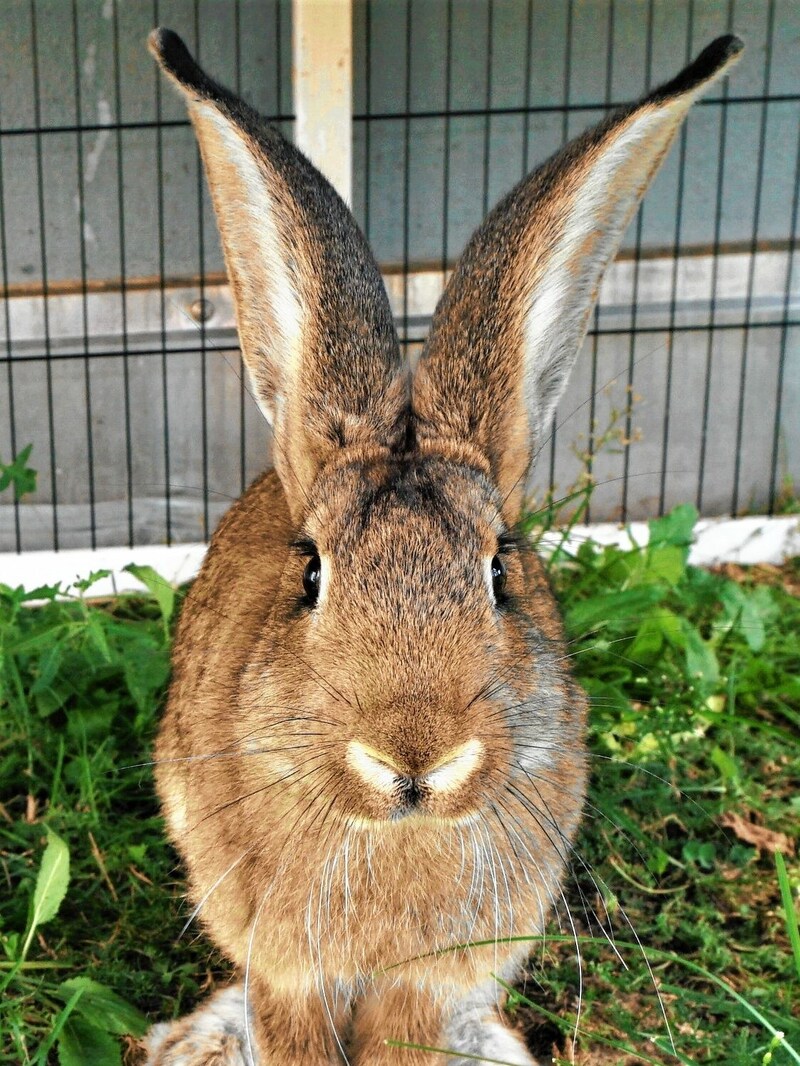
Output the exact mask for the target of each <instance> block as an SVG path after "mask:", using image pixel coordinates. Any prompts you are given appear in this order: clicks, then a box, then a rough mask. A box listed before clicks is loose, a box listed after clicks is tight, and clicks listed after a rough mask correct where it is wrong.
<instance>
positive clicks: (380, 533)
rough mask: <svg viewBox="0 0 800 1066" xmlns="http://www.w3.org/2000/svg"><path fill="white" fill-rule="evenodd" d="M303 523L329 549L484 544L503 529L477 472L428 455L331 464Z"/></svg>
mask: <svg viewBox="0 0 800 1066" xmlns="http://www.w3.org/2000/svg"><path fill="white" fill-rule="evenodd" d="M307 525H308V532H309V533H311V534H312V535H313V536H314V537H315V539H316V541H317V543H318V544H319V546H320V548H321V549H322V550H328V551H330V552H332V553H334V554H345V553H346V554H360V553H362V552H363V550H364V548H365V547H367V546H369V545H372V546H374V547H376V548H379V547H380V546H381V545H386V546H389V545H391V546H392V550H393V551H399V552H402V551H403V549H404V546H408V547H409V548H412V549H414V550H418V548H419V544H420V542H425V543H428V544H430V545H431V546H433V545H434V544H440V545H451V546H452V547H453V548H456V549H462V550H464V551H468V552H474V551H476V550H477V551H480V550H483V549H484V548H485V549H486V550H489V548H490V546H491V545H492V544H494V543H496V537H497V535H498V534H499V533H500V532H502V530H503V524H502V520H501V519H500V514H499V507H498V502H497V499H496V494H495V490H494V488H493V487H492V485H491V483H490V482H489V481H488V480H487V479H486V478H485V476H484V475H483V474H482V473H481V472H479V471H475V470H472V469H470V468H468V467H464V466H460V465H458V464H455V463H448V462H445V461H442V460H430V459H425V460H419V461H411V462H408V461H407V462H397V463H383V464H373V465H369V466H367V465H354V466H352V467H348V468H345V469H342V470H338V471H336V472H335V474H334V475H333V477H332V478H331V480H330V482H329V483H328V484H327V485H326V486H325V495H324V497H323V499H322V500H321V501H320V504H319V505H318V506H317V507H314V508H312V509H311V511H310V514H309V518H308V522H307Z"/></svg>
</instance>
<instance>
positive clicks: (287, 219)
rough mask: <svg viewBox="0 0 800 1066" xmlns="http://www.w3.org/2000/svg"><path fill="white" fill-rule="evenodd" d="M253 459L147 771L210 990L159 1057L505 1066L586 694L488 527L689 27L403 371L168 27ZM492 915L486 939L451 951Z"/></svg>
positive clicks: (499, 521)
mask: <svg viewBox="0 0 800 1066" xmlns="http://www.w3.org/2000/svg"><path fill="white" fill-rule="evenodd" d="M150 47H151V49H152V51H153V53H154V55H155V56H156V58H157V59H158V60H159V62H160V63H161V66H162V68H163V69H164V71H165V72H166V73H167V74H168V75H169V76H170V78H171V79H172V80H173V81H174V82H175V84H176V85H177V86H178V87H179V88H180V89H181V91H182V92H183V94H184V96H185V98H186V101H187V103H188V107H189V113H190V115H191V118H192V122H193V123H194V126H195V129H196V131H197V136H198V138H199V141H200V147H201V150H202V154H203V160H204V162H205V167H206V172H207V175H208V181H209V184H210V186H211V191H212V195H213V199H214V206H215V209H216V213H217V218H218V221H219V227H220V231H221V234H222V242H223V247H224V250H225V257H226V262H227V266H228V271H229V274H230V280H231V284H232V286H233V290H234V293H235V297H236V307H237V316H238V325H239V334H240V338H241V345H242V353H243V357H244V361H245V363H246V365H247V367H248V370H249V373H250V376H251V379H252V383H253V388H254V391H255V395H256V398H257V400H258V402H259V404H260V406H261V408H262V410H263V412H264V414H265V415H266V417H267V419H268V420H269V422H270V423H271V425H272V428H273V430H274V434H275V469H274V470H273V471H270V472H269V473H267V474H265V475H264V476H263V477H261V478H260V479H259V480H258V481H256V482H255V484H254V485H252V486H251V488H250V489H249V490H248V491H247V492H246V493H245V495H244V496H243V497H242V498H241V500H239V502H238V503H237V504H236V505H235V506H234V507H233V508H232V509H231V510H230V512H229V513H228V515H227V516H226V518H225V519H224V521H223V522H222V524H221V525H220V528H219V529H218V531H217V533H216V534H215V536H214V538H213V541H212V543H211V547H210V549H209V552H208V557H207V559H206V562H205V565H204V567H203V570H202V573H201V574H200V577H199V578H198V579H197V582H196V583H195V585H194V588H193V589H192V592H191V594H190V596H189V598H188V600H187V602H186V605H185V607H184V611H183V617H182V619H181V625H180V632H179V635H178V640H177V645H176V650H175V669H174V679H173V682H172V688H171V691H170V697H169V705H168V708H167V712H166V715H165V718H164V722H163V725H162V727H161V733H160V736H159V739H158V745H157V759H158V769H157V781H158V790H159V793H160V796H161V799H162V801H163V806H164V810H165V813H166V816H167V821H168V824H169V829H170V833H171V836H172V839H173V841H174V842H175V844H176V846H177V847H178V849H179V851H180V853H181V855H182V856H183V859H184V861H185V863H186V868H187V872H188V877H189V892H190V895H191V897H192V899H193V900H194V901H195V902H196V903H197V906H198V912H199V916H200V919H201V921H202V923H203V925H204V927H205V929H206V930H207V932H208V934H209V935H210V936H211V938H212V939H213V940H214V942H215V943H216V944H217V945H218V946H219V948H220V949H221V950H222V951H223V952H224V953H225V954H226V955H227V956H228V957H229V958H230V959H232V960H233V962H234V963H235V964H236V966H237V967H238V968H239V972H240V974H241V980H240V982H239V983H238V984H236V985H233V986H231V987H230V988H228V989H225V990H224V991H222V992H221V993H218V994H217V995H216V996H214V997H213V998H212V999H211V1000H210V1001H209V1002H208V1003H207V1004H206V1005H205V1006H204V1007H201V1008H200V1009H199V1010H198V1011H197V1012H195V1013H194V1014H192V1015H190V1016H189V1017H187V1018H184V1019H182V1020H181V1021H178V1022H176V1023H173V1024H171V1025H159V1026H156V1027H155V1028H154V1029H153V1030H152V1031H151V1034H150V1036H149V1039H148V1054H149V1060H148V1061H149V1062H150V1063H151V1064H154V1066H155V1064H158V1066H178V1064H181V1066H188V1064H194V1066H200V1064H206V1066H208V1064H212V1063H213V1064H217V1066H234V1064H241V1066H251V1064H255V1063H259V1064H260V1066H273V1064H274V1066H300V1064H315V1066H319V1064H323V1063H337V1062H341V1061H343V1060H346V1061H349V1062H350V1063H353V1064H355V1066H379V1064H390V1063H391V1064H393V1063H397V1064H401V1063H417V1064H422V1063H431V1064H433V1063H435V1062H439V1061H441V1056H437V1055H435V1054H432V1053H430V1052H426V1051H420V1050H408V1049H398V1048H397V1047H392V1046H390V1045H388V1044H387V1040H395V1041H401V1042H406V1043H415V1044H421V1045H425V1046H426V1047H428V1048H444V1049H448V1050H449V1051H450V1053H451V1055H452V1058H451V1059H450V1060H449V1061H451V1062H454V1063H463V1064H465V1066H466V1064H467V1063H469V1062H470V1061H473V1060H474V1058H475V1057H477V1058H479V1059H480V1058H481V1057H484V1058H487V1059H490V1060H495V1061H497V1060H500V1061H503V1062H507V1063H528V1064H530V1063H532V1062H533V1059H532V1058H531V1056H530V1054H529V1052H528V1051H527V1050H526V1048H525V1046H524V1043H523V1041H522V1040H521V1038H520V1037H519V1035H518V1034H516V1033H515V1032H513V1031H512V1030H511V1029H510V1028H508V1027H507V1026H506V1025H505V1024H504V1022H503V1021H502V1017H501V1013H500V1011H499V1009H498V1006H499V1003H500V1001H501V997H500V996H499V995H498V991H499V989H500V986H499V985H498V983H497V982H496V981H495V980H494V978H493V976H492V975H493V974H496V975H498V976H499V977H501V978H504V979H505V980H508V981H511V980H514V978H515V977H516V975H517V974H518V972H519V970H520V968H521V966H522V965H523V963H524V961H525V957H526V952H527V948H526V946H525V944H524V943H517V944H515V943H509V942H508V940H507V938H508V937H510V936H513V935H526V934H527V935H535V934H539V933H541V932H542V930H543V929H544V926H545V921H546V919H547V916H548V912H549V911H550V910H551V909H552V907H553V905H554V903H555V902H556V901H559V900H561V899H562V896H561V888H560V883H561V878H562V874H563V872H564V869H565V865H566V863H567V861H568V856H569V853H570V847H571V842H572V840H573V837H574V834H575V831H576V828H577V825H578V821H579V818H580V815H581V807H582V804H583V797H584V788H585V780H586V760H585V752H584V721H585V716H586V698H585V696H584V694H583V693H582V692H581V690H580V689H579V688H578V686H577V685H576V684H575V682H574V681H573V679H572V677H571V676H570V671H569V665H568V660H567V658H566V656H565V655H564V647H563V643H562V631H561V624H560V621H559V616H558V610H557V608H556V605H555V603H554V601H553V597H552V595H551V593H550V590H549V588H548V585H547V581H546V579H545V576H544V573H543V570H542V567H541V565H540V563H539V562H538V560H537V558H536V556H535V555H534V554H532V552H530V551H529V550H527V549H526V545H525V543H524V542H523V541H521V540H520V539H519V538H518V537H517V536H515V532H514V530H515V524H516V523H517V520H518V519H519V516H520V511H521V508H522V503H523V492H524V487H525V481H526V476H527V474H528V469H529V466H530V464H531V461H532V456H533V454H534V452H535V449H536V447H537V442H541V440H542V436H543V434H544V433H545V432H546V427H548V426H549V424H550V419H551V417H552V414H553V411H554V409H555V406H556V403H557V401H558V398H559V396H560V395H561V393H562V391H563V388H564V385H565V383H566V380H567V376H568V374H569V371H570V369H571V367H572V364H573V362H574V360H575V357H576V354H577V352H578V349H579V347H580V344H581V341H582V339H583V336H584V333H585V331H586V325H587V319H588V316H589V313H590V310H591V308H592V306H593V304H594V301H595V299H596V296H597V291H598V287H599V285H600V280H601V277H602V274H603V271H604V269H605V267H606V266H607V265H608V262H609V260H610V259H611V257H612V256H613V254H614V252H615V250H616V248H617V246H618V243H619V240H620V237H621V235H622V232H623V230H624V229H625V226H626V224H627V223H628V221H629V220H630V218H631V216H632V215H633V213H634V211H635V209H636V207H637V205H638V203H639V200H640V198H641V196H642V195H643V193H644V190H645V188H646V186H647V184H648V182H649V181H650V180H651V179H652V177H653V175H654V174H655V173H656V171H657V170H658V167H659V164H660V163H661V161H662V159H663V158H664V155H665V153H666V151H667V149H668V148H669V145H670V143H671V141H672V140H673V138H674V136H675V133H676V131H677V129H678V127H679V126H680V123H681V120H682V119H683V117H684V116H685V114H686V112H687V110H688V109H689V107H690V105H691V104H692V102H693V101H694V100H695V99H696V98H697V96H698V95H699V94H700V93H701V92H702V91H703V90H704V89H706V88H707V86H708V85H709V84H711V82H713V81H714V80H715V79H716V78H718V77H720V75H721V74H722V73H723V72H724V71H725V70H727V69H728V67H729V66H730V64H731V63H732V62H733V60H734V59H735V58H736V57H737V56H738V54H739V52H740V51H741V48H742V44H741V42H740V41H739V40H738V39H737V38H735V37H730V36H729V37H722V38H720V39H719V40H717V41H715V42H714V43H713V44H711V45H710V46H709V47H708V48H706V49H705V51H704V52H703V53H702V54H701V55H700V56H699V57H698V58H697V59H696V60H695V61H694V62H693V63H692V64H691V65H690V66H689V67H687V68H686V70H684V71H683V72H682V73H681V74H679V75H678V77H677V78H675V79H674V80H673V81H671V82H670V83H669V84H667V85H664V86H663V87H661V88H660V89H657V90H656V91H655V92H653V93H651V94H650V95H649V96H647V97H646V98H645V99H644V100H643V101H642V102H641V103H639V104H636V105H633V106H631V107H627V108H623V109H622V110H619V111H617V112H615V113H614V114H612V115H611V116H610V117H609V118H607V119H606V120H605V121H604V122H602V123H601V124H600V125H599V126H597V127H596V128H594V129H591V130H589V131H588V132H586V133H584V134H583V135H582V136H581V137H579V138H578V139H577V140H576V141H573V142H572V143H571V144H569V145H567V147H565V148H564V149H563V150H562V151H560V152H559V153H558V154H557V155H555V156H554V157H553V158H552V159H550V160H549V161H548V162H547V163H545V164H544V165H543V166H542V167H540V168H539V169H538V170H537V171H535V172H534V173H533V174H532V175H531V176H530V177H528V178H526V179H525V180H524V181H523V182H521V183H520V184H519V185H518V186H517V187H516V188H515V189H514V190H513V191H512V192H511V193H510V194H509V195H508V196H507V197H506V198H505V199H504V200H503V201H502V202H501V203H500V204H499V205H498V206H497V207H496V208H495V210H494V211H493V212H492V213H491V214H490V215H489V217H488V218H487V220H486V221H485V222H484V224H483V225H482V226H481V228H480V229H479V230H478V231H477V233H476V234H475V236H474V237H473V238H472V240H471V241H470V243H469V245H468V247H467V249H466V251H465V252H464V255H463V256H462V258H461V261H460V263H459V264H458V267H457V269H456V270H455V272H454V274H453V276H452V278H451V280H450V282H449V284H448V286H447V288H446V291H445V293H444V295H443V297H442V299H441V301H440V303H439V306H438V308H437V310H436V313H435V316H434V320H433V325H432V328H431V332H430V337H429V339H428V342H427V344H426V346H425V350H424V352H423V354H422V357H421V360H420V363H419V366H418V368H417V370H416V372H415V373H414V374H413V375H412V374H411V373H410V370H409V366H408V364H407V362H406V360H405V359H404V357H403V355H402V354H401V351H400V348H399V345H398V342H397V338H396V335H395V331H394V327H393V323H392V316H391V313H390V309H389V303H388V300H387V296H386V293H385V290H384V287H383V284H382V282H381V277H380V273H379V271H378V268H377V266H376V264H375V262H374V260H373V258H372V256H371V254H370V251H369V249H368V248H367V246H366V243H365V241H364V239H363V237H362V235H361V233H360V232H359V230H358V228H357V226H356V224H355V222H354V221H353V218H352V217H351V215H350V213H349V211H348V210H347V208H346V207H345V205H344V204H343V203H342V201H341V200H340V199H339V197H338V196H337V194H336V193H335V192H334V190H333V189H332V188H331V186H330V185H329V184H328V183H327V182H326V181H325V179H324V178H323V177H322V176H321V175H320V174H319V173H318V172H317V171H316V170H315V169H314V167H313V166H311V164H310V163H309V162H308V161H307V160H306V159H305V158H304V157H303V156H302V155H301V154H300V153H299V152H298V151H297V150H296V149H295V148H293V147H292V146H291V145H290V144H288V143H287V142H286V141H285V140H284V139H283V138H282V137H281V136H280V135H279V134H278V133H277V132H276V131H274V130H272V129H270V128H269V127H268V126H267V125H266V124H265V123H264V122H263V121H262V119H260V118H259V116H258V115H257V114H256V113H255V112H254V111H253V110H252V109H251V108H250V107H248V106H247V105H246V104H244V103H243V102H242V101H240V100H239V99H237V98H236V97H235V96H234V95H232V94H231V93H230V92H228V91H227V90H226V89H224V88H222V87H221V86H219V85H217V84H216V83H215V82H213V81H212V80H211V79H209V78H208V77H207V76H206V75H205V74H204V73H203V71H202V70H200V68H199V67H198V66H197V64H196V63H195V62H194V60H193V59H192V57H191V56H190V55H189V53H188V52H187V50H186V48H185V46H184V44H183V42H182V41H181V40H180V39H179V38H178V37H177V36H176V35H175V34H174V33H172V32H170V31H169V30H163V29H159V30H156V31H154V33H153V34H152V35H151V38H150ZM482 940H488V941H490V942H492V944H491V946H490V947H488V948H487V947H484V948H477V947H476V948H467V947H463V946H462V947H458V945H465V944H466V943H467V942H470V941H482Z"/></svg>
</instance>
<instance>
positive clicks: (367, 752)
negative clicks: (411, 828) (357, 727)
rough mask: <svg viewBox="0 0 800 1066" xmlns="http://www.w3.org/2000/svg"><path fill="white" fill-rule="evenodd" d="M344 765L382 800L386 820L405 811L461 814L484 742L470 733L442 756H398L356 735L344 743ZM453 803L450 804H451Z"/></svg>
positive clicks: (467, 805) (444, 814)
mask: <svg viewBox="0 0 800 1066" xmlns="http://www.w3.org/2000/svg"><path fill="white" fill-rule="evenodd" d="M345 762H346V765H347V767H348V769H349V770H350V771H351V773H352V774H354V775H355V776H356V777H357V778H358V779H359V780H360V782H361V784H362V785H364V786H366V787H367V789H369V790H370V791H371V792H372V793H374V794H376V798H379V799H380V800H382V801H383V803H384V804H385V805H386V814H385V816H386V817H388V818H389V819H390V820H391V821H397V820H399V819H401V818H405V817H407V816H409V815H412V814H415V813H418V814H423V815H424V814H430V815H438V816H440V817H448V816H449V817H450V818H454V817H458V814H459V812H460V813H461V815H462V816H463V814H464V813H466V811H465V810H464V808H467V810H468V808H469V806H470V804H469V799H468V796H469V786H470V784H471V783H473V782H474V779H475V777H476V775H478V773H479V771H480V769H481V767H482V766H483V764H484V746H483V744H482V742H481V741H480V740H478V739H477V738H472V739H470V740H468V741H466V743H464V744H461V745H459V746H458V747H456V748H453V749H452V750H450V751H449V752H447V753H446V754H445V755H444V756H443V757H442V758H438V759H434V758H431V757H430V756H427V757H426V756H425V755H424V754H423V755H422V756H421V757H417V758H413V759H408V758H406V759H402V760H401V759H398V758H397V757H396V756H393V755H389V754H387V753H385V752H383V751H378V750H376V749H375V748H371V747H369V746H368V745H366V744H362V743H361V742H360V741H358V740H351V741H350V742H349V744H348V745H347V749H346V755H345ZM454 803H455V805H456V806H455V808H454Z"/></svg>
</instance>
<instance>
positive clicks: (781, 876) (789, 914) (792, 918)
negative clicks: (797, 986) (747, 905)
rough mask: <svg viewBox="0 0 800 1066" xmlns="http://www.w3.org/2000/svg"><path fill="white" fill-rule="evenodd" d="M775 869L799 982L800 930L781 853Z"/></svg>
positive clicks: (777, 855)
mask: <svg viewBox="0 0 800 1066" xmlns="http://www.w3.org/2000/svg"><path fill="white" fill-rule="evenodd" d="M775 868H776V869H777V871H778V884H779V885H780V888H781V900H782V901H783V911H784V914H785V915H786V931H787V932H788V934H789V943H790V944H791V945H792V954H793V955H794V966H795V969H796V970H797V977H798V980H800V928H798V925H797V912H796V911H795V909H794V899H793V897H792V886H791V885H790V884H789V874H788V872H787V870H786V862H785V860H784V858H783V855H781V853H780V852H779V851H776V852H775Z"/></svg>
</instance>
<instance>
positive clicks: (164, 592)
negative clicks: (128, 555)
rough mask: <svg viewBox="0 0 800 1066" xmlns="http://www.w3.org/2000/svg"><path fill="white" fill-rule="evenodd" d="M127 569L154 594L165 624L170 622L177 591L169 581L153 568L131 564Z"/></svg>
mask: <svg viewBox="0 0 800 1066" xmlns="http://www.w3.org/2000/svg"><path fill="white" fill-rule="evenodd" d="M125 569H126V570H127V572H128V573H129V574H133V576H134V577H135V578H136V579H137V580H138V581H141V583H142V584H143V585H144V587H145V588H146V589H147V590H148V591H149V592H150V593H151V594H152V596H153V598H154V599H155V601H156V603H157V604H158V607H159V610H160V611H161V616H162V618H163V619H164V622H165V623H166V622H169V620H170V618H172V612H173V610H174V608H175V589H174V588H173V587H172V585H170V583H169V581H167V580H166V578H163V577H161V575H160V574H158V573H156V571H155V570H154V569H153V568H152V566H137V565H136V563H129V564H128V566H126V567H125Z"/></svg>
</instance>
